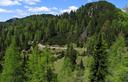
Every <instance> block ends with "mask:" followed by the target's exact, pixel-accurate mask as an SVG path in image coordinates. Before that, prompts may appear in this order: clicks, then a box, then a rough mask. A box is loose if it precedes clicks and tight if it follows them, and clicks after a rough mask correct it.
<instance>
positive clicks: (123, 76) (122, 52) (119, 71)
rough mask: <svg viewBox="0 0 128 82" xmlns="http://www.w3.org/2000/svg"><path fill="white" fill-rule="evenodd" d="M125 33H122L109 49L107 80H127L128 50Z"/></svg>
mask: <svg viewBox="0 0 128 82" xmlns="http://www.w3.org/2000/svg"><path fill="white" fill-rule="evenodd" d="M123 36H124V35H122V34H120V35H119V37H118V38H117V40H116V41H115V43H114V44H113V45H112V47H111V48H110V49H109V53H108V55H109V56H108V59H109V65H108V69H109V73H110V75H108V76H107V81H109V82H125V81H126V80H127V74H128V71H127V70H128V51H127V47H126V45H125V39H124V37H123ZM127 81H128V80H127Z"/></svg>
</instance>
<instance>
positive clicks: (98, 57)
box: [90, 34, 108, 82]
mask: <svg viewBox="0 0 128 82" xmlns="http://www.w3.org/2000/svg"><path fill="white" fill-rule="evenodd" d="M106 49H107V44H106V43H105V41H104V38H103V34H99V36H98V39H97V43H96V45H95V49H94V51H93V52H94V54H93V58H94V63H93V65H92V68H91V71H92V75H91V77H90V82H105V78H106V74H107V72H108V70H107V64H108V60H107V51H106Z"/></svg>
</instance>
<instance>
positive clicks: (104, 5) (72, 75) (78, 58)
mask: <svg viewBox="0 0 128 82" xmlns="http://www.w3.org/2000/svg"><path fill="white" fill-rule="evenodd" d="M0 33H1V34H0V82H128V13H127V12H124V11H122V10H121V9H119V8H117V7H116V6H115V5H113V4H112V3H110V2H107V1H97V2H91V3H87V4H85V5H83V6H81V7H80V8H79V9H77V10H76V11H71V12H70V13H68V12H65V13H63V14H60V15H52V14H41V15H31V16H27V17H24V18H12V19H10V20H7V21H6V22H0ZM39 44H40V45H42V46H43V45H45V47H42V48H40V46H39ZM51 47H53V48H52V49H51Z"/></svg>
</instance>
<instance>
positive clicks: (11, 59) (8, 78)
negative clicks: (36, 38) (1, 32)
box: [1, 38, 22, 82]
mask: <svg viewBox="0 0 128 82" xmlns="http://www.w3.org/2000/svg"><path fill="white" fill-rule="evenodd" d="M1 82H22V78H21V63H20V53H19V51H18V49H17V47H16V42H15V39H14V38H13V39H12V42H11V44H10V46H9V47H8V48H7V49H6V52H5V57H4V65H3V71H2V75H1Z"/></svg>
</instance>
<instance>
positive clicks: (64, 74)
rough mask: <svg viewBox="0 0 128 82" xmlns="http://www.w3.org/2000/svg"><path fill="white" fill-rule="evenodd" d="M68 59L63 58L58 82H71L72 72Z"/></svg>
mask: <svg viewBox="0 0 128 82" xmlns="http://www.w3.org/2000/svg"><path fill="white" fill-rule="evenodd" d="M71 66H72V65H71V62H70V59H69V58H66V57H65V58H64V61H63V66H62V69H61V71H60V72H59V74H58V82H73V79H74V78H73V72H72V67H71Z"/></svg>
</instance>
